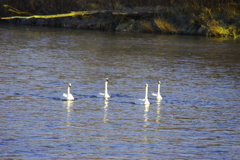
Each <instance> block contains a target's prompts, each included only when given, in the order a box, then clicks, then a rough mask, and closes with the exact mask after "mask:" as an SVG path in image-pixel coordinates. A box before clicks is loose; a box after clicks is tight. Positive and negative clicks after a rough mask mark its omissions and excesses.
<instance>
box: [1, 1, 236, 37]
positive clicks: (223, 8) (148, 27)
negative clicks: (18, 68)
mask: <svg viewBox="0 0 240 160" xmlns="http://www.w3.org/2000/svg"><path fill="white" fill-rule="evenodd" d="M0 9H1V10H0V17H1V21H0V22H2V23H13V24H24V25H38V26H52V27H65V28H80V29H96V30H112V31H122V32H148V33H162V34H190V35H203V36H214V37H234V38H237V37H239V35H240V2H239V0H202V1H201V2H198V1H193V0H181V1H176V0H171V1H170V0H150V1H147V2H145V1H144V2H143V1H141V0H133V1H131V2H127V1H126V0H88V1H87V0H68V1H58V0H23V1H19V0H11V1H9V0H3V1H1V2H0ZM73 11H75V12H73ZM16 16H19V17H16ZM4 17H8V18H4Z"/></svg>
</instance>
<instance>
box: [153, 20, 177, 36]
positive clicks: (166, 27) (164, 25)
mask: <svg viewBox="0 0 240 160" xmlns="http://www.w3.org/2000/svg"><path fill="white" fill-rule="evenodd" d="M154 23H155V25H156V26H157V28H158V29H159V30H160V31H161V32H163V33H177V31H178V30H177V29H176V28H175V27H174V26H173V25H171V24H170V23H168V22H166V21H165V20H163V19H161V18H155V19H154Z"/></svg>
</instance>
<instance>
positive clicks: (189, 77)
mask: <svg viewBox="0 0 240 160" xmlns="http://www.w3.org/2000/svg"><path fill="white" fill-rule="evenodd" d="M0 37H1V42H0V55H1V56H0V62H1V69H0V77H1V78H0V104H1V105H0V109H1V112H0V130H1V131H0V150H1V152H0V158H3V159H7V158H12V159H33V158H36V159H61V158H63V159H110V158H112V159H139V158H141V159H238V158H239V152H240V126H239V124H240V119H239V116H240V108H239V107H240V99H239V97H240V90H239V88H240V80H239V75H240V70H239V69H240V45H239V44H240V41H239V40H229V39H207V38H205V37H192V36H174V35H152V34H130V33H110V32H97V31H85V30H71V29H58V28H41V27H36V28H35V27H19V26H7V25H1V26H0ZM107 77H108V78H109V86H108V89H109V94H110V95H111V98H110V99H108V100H107V101H105V100H104V99H102V98H98V97H97V95H98V93H99V92H103V90H104V81H105V78H107ZM158 80H161V82H162V84H161V95H162V97H163V100H162V101H161V102H160V103H156V100H155V98H154V97H152V96H151V93H152V92H157V82H158ZM68 82H71V83H72V86H73V87H72V90H71V92H72V94H73V95H74V97H75V98H76V100H75V101H74V102H65V101H61V100H60V97H61V95H62V93H64V92H66V91H67V83H68ZM145 83H148V84H149V101H150V102H151V104H150V106H144V105H136V104H134V103H133V102H134V100H136V99H139V98H144V95H145V93H144V92H145V89H144V88H145Z"/></svg>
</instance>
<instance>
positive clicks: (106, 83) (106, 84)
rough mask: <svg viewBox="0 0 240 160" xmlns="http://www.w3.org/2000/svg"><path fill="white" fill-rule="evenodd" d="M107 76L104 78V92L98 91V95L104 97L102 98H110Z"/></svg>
mask: <svg viewBox="0 0 240 160" xmlns="http://www.w3.org/2000/svg"><path fill="white" fill-rule="evenodd" d="M107 87H108V78H106V81H105V92H104V93H99V97H104V98H110V95H109V94H108V88H107Z"/></svg>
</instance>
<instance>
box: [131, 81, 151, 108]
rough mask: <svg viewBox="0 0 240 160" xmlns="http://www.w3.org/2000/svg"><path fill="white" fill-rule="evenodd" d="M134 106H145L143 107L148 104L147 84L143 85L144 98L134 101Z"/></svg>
mask: <svg viewBox="0 0 240 160" xmlns="http://www.w3.org/2000/svg"><path fill="white" fill-rule="evenodd" d="M135 104H145V105H149V104H150V102H149V101H148V84H147V83H146V85H145V98H144V99H138V100H136V101H135Z"/></svg>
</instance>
